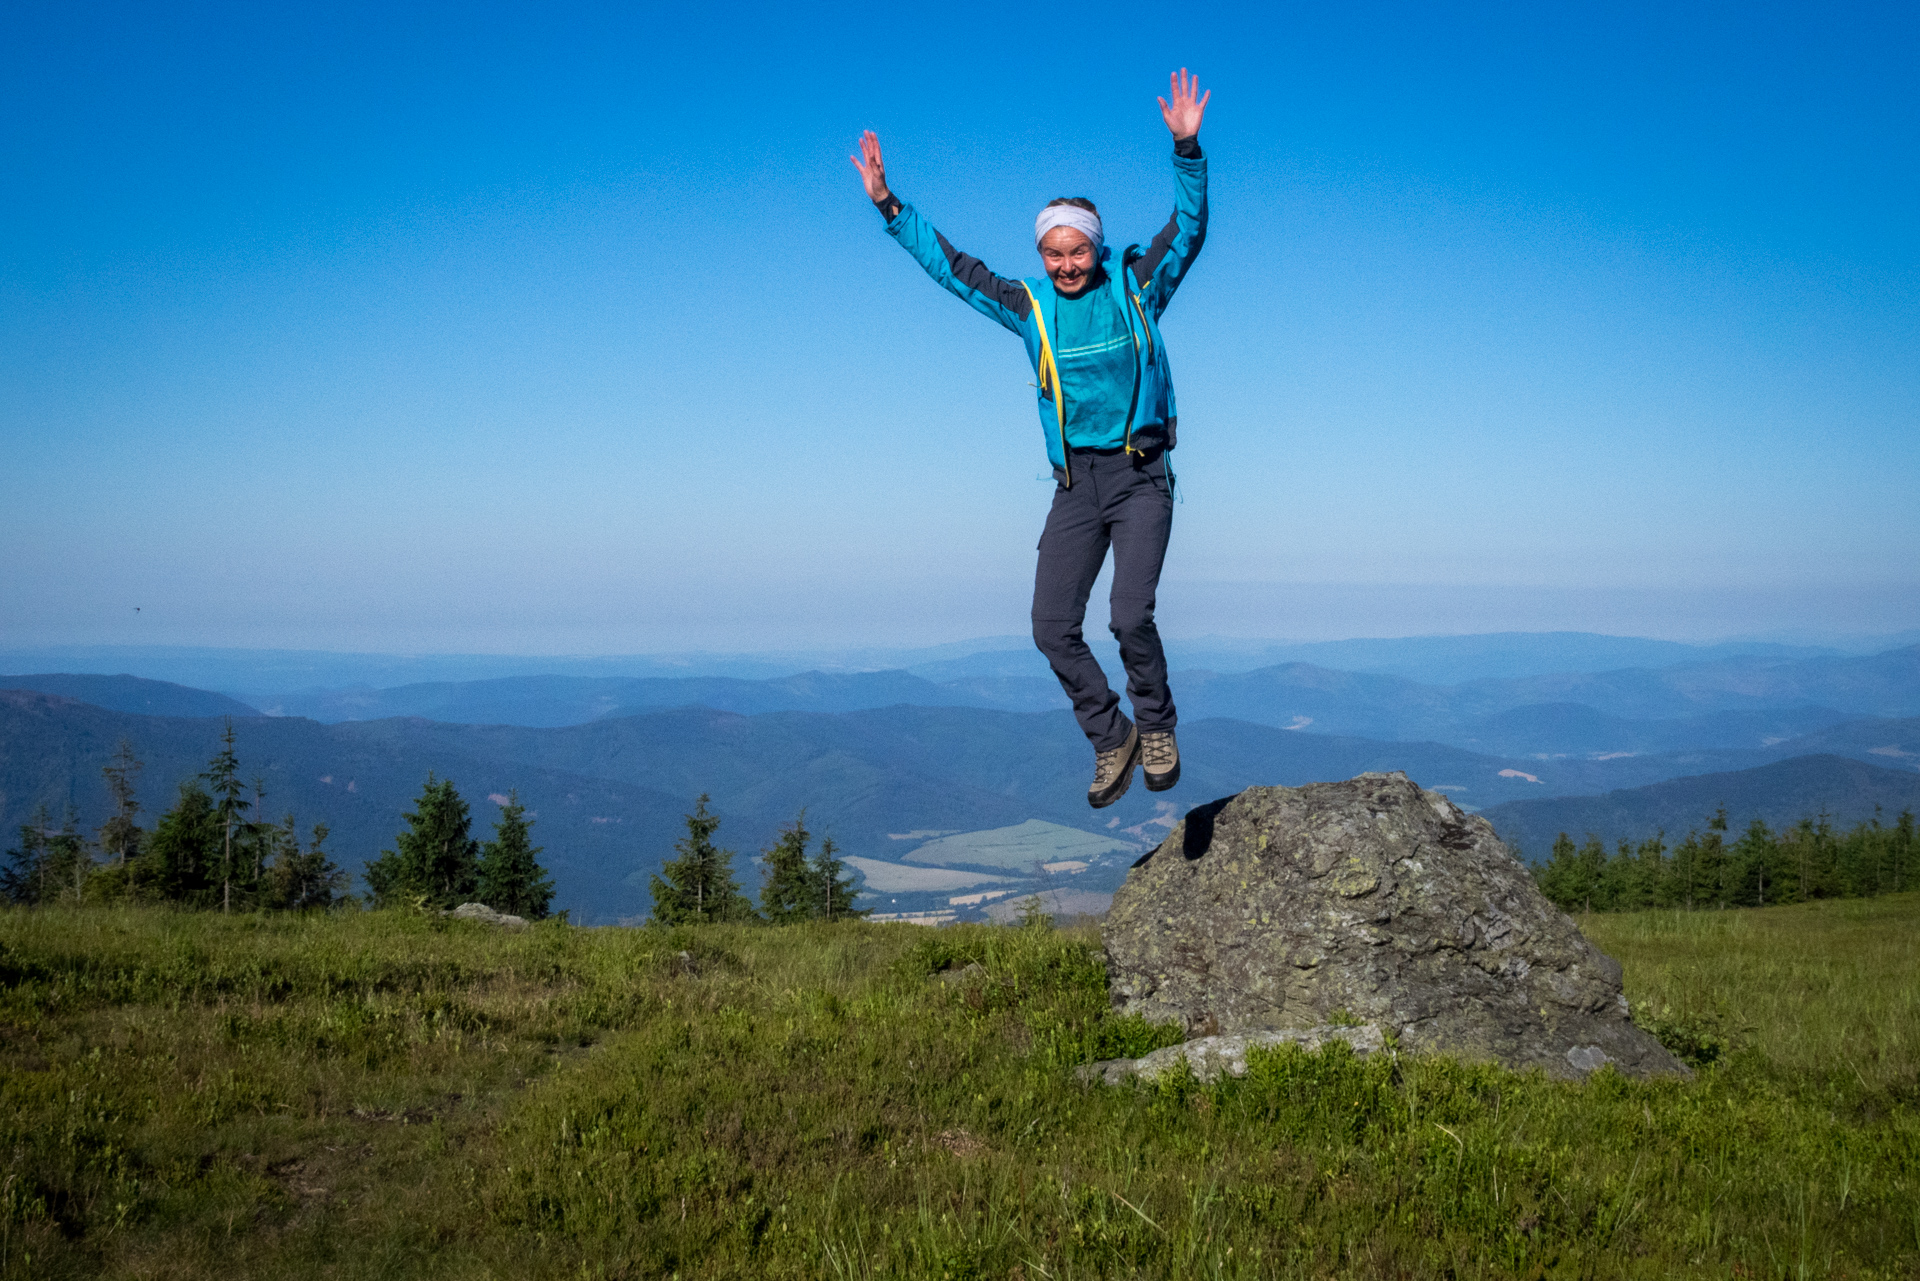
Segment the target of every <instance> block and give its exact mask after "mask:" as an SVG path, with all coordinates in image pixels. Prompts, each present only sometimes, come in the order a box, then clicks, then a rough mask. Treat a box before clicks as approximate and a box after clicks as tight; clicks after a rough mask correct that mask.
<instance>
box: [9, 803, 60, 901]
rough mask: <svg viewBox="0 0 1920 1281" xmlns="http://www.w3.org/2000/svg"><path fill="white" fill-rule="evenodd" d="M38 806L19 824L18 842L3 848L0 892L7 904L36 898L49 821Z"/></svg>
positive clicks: (44, 856)
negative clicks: (4, 856)
mask: <svg viewBox="0 0 1920 1281" xmlns="http://www.w3.org/2000/svg"><path fill="white" fill-rule="evenodd" d="M52 821H53V820H52V819H50V818H49V817H48V816H47V807H46V806H44V805H42V806H41V807H40V808H38V809H36V810H35V811H34V812H33V817H32V818H30V819H28V820H27V821H26V822H24V823H22V824H21V825H20V843H19V844H18V845H16V846H14V847H13V848H12V849H10V850H8V851H7V866H6V868H5V869H4V870H0V893H4V894H5V895H6V900H7V902H9V903H17V904H19V905H21V906H23V907H26V906H31V905H32V904H34V903H38V902H39V901H40V891H41V869H42V867H43V865H44V863H45V861H46V855H47V827H48V826H49V825H50V824H51V823H52Z"/></svg>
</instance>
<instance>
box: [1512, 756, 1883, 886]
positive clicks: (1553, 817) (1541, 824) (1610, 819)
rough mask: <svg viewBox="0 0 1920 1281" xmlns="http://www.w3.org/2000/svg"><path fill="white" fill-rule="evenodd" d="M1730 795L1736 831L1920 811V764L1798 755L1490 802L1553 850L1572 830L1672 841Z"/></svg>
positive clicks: (1536, 852) (1528, 843) (1529, 851)
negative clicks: (1611, 787) (1596, 790)
mask: <svg viewBox="0 0 1920 1281" xmlns="http://www.w3.org/2000/svg"><path fill="white" fill-rule="evenodd" d="M1722 805H1724V806H1726V809H1727V826H1728V829H1729V832H1728V839H1729V840H1732V839H1736V838H1737V837H1738V836H1739V834H1740V833H1741V832H1742V831H1744V830H1745V829H1746V827H1747V826H1748V825H1749V824H1750V823H1752V822H1753V820H1754V819H1760V820H1761V821H1762V822H1764V823H1766V824H1767V825H1768V826H1769V827H1771V828H1773V829H1774V830H1775V831H1779V830H1780V829H1781V828H1783V827H1787V826H1790V825H1791V824H1793V823H1796V822H1798V821H1799V820H1801V819H1803V818H1810V817H1815V816H1818V815H1821V814H1825V815H1827V816H1828V818H1829V820H1830V821H1831V822H1832V823H1833V824H1834V826H1835V827H1839V828H1845V827H1851V826H1853V825H1854V824H1856V823H1862V822H1867V821H1869V820H1871V819H1873V818H1875V817H1876V816H1877V817H1879V818H1880V819H1881V821H1883V822H1885V823H1888V824H1892V823H1893V821H1894V820H1895V818H1896V817H1897V816H1898V815H1899V813H1900V811H1902V810H1908V809H1910V810H1913V811H1915V812H1916V813H1920V774H1915V773H1913V772H1911V771H1895V770H1890V769H1882V768H1880V767H1879V766H1875V765H1869V764H1866V763H1865V762H1862V761H1860V760H1856V759H1849V758H1847V757H1844V756H1830V755H1815V756H1796V757H1793V758H1791V759H1788V760H1784V761H1778V762H1775V763H1774V764H1771V765H1761V766H1758V767H1756V768H1754V769H1747V770H1739V771H1735V772H1732V773H1724V774H1699V775H1694V776H1691V777H1687V778H1676V779H1670V780H1668V781H1666V782H1663V783H1655V784H1652V785H1650V786H1647V787H1636V788H1630V789H1625V790H1621V791H1615V792H1608V793H1606V794H1605V795H1602V796H1556V797H1551V798H1548V799H1545V800H1525V801H1509V802H1507V803H1505V804H1503V805H1496V806H1494V807H1493V808H1491V809H1489V810H1486V811H1484V812H1483V815H1482V816H1483V817H1484V818H1486V819H1487V820H1489V821H1490V822H1492V823H1493V825H1494V830H1496V831H1498V832H1499V833H1500V835H1501V837H1502V838H1503V839H1505V840H1506V842H1507V843H1508V844H1509V845H1511V846H1513V847H1514V848H1515V849H1516V850H1518V851H1520V853H1521V854H1522V855H1523V856H1524V857H1527V858H1530V859H1534V860H1539V859H1542V858H1545V857H1546V856H1547V853H1548V852H1549V851H1550V850H1551V849H1552V848H1553V842H1554V840H1555V839H1556V838H1557V837H1558V836H1559V834H1560V833H1562V832H1565V833H1567V834H1568V835H1569V836H1571V837H1572V838H1573V839H1574V840H1576V841H1584V840H1585V839H1586V838H1587V837H1588V836H1589V835H1595V836H1598V837H1600V838H1601V840H1602V841H1603V842H1605V843H1606V846H1607V848H1608V850H1609V851H1611V850H1612V849H1613V847H1614V845H1615V843H1617V842H1619V841H1622V840H1628V841H1633V842H1635V843H1638V842H1639V841H1642V840H1645V839H1646V838H1647V837H1650V836H1653V835H1654V834H1655V833H1658V832H1665V833H1666V836H1667V843H1668V844H1669V845H1672V844H1673V843H1675V842H1677V841H1679V840H1682V839H1684V838H1685V836H1686V834H1687V833H1688V832H1690V831H1704V830H1705V829H1706V825H1707V820H1708V819H1710V818H1712V817H1713V815H1714V812H1715V811H1716V810H1718V809H1719V808H1720V807H1721V806H1722Z"/></svg>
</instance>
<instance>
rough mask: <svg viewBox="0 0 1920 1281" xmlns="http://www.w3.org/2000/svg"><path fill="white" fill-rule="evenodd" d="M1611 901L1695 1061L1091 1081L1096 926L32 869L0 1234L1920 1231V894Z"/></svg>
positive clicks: (337, 1265) (1099, 1042) (1314, 1239)
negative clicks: (304, 898)
mask: <svg viewBox="0 0 1920 1281" xmlns="http://www.w3.org/2000/svg"><path fill="white" fill-rule="evenodd" d="M1587 924H1588V928H1589V929H1590V930H1591V931H1592V933H1593V935H1594V937H1595V938H1596V939H1597V940H1598V941H1599V942H1600V943H1601V945H1602V946H1603V947H1605V948H1607V949H1608V950H1609V951H1611V952H1613V953H1614V954H1615V955H1616V956H1618V957H1620V958H1621V959H1622V960H1623V961H1624V962H1625V964H1626V969H1627V976H1628V986H1629V992H1630V995H1631V996H1632V997H1633V998H1634V999H1635V1000H1636V1002H1639V1003H1642V1004H1643V1005H1644V1007H1645V1008H1647V1009H1649V1010H1653V1011H1656V1012H1657V1013H1658V1016H1659V1018H1660V1020H1661V1021H1662V1022H1663V1024H1664V1025H1665V1026H1666V1027H1667V1028H1668V1029H1669V1031H1668V1034H1669V1035H1670V1036H1672V1037H1674V1038H1675V1039H1677V1040H1688V1041H1690V1042H1691V1043H1693V1044H1694V1045H1695V1046H1696V1047H1697V1049H1698V1051H1699V1052H1700V1053H1702V1054H1709V1053H1713V1052H1714V1051H1715V1049H1716V1048H1718V1047H1720V1046H1721V1045H1724V1050H1723V1052H1722V1053H1721V1054H1720V1057H1719V1059H1718V1061H1716V1062H1714V1063H1712V1064H1710V1065H1708V1066H1706V1067H1704V1068H1703V1069H1702V1071H1701V1073H1700V1076H1699V1079H1698V1080H1696V1081H1695V1082H1693V1083H1691V1084H1686V1083H1680V1082H1664V1083H1656V1084H1648V1085H1641V1084H1634V1083H1630V1082H1625V1081H1622V1080H1620V1079H1618V1078H1614V1077H1611V1076H1603V1077H1602V1078H1599V1079H1596V1080H1595V1081H1593V1082H1590V1083H1588V1084H1585V1085H1565V1084H1554V1083H1550V1082H1547V1081H1544V1080H1541V1079H1539V1078H1531V1077H1519V1076H1514V1075H1511V1074H1507V1073H1503V1072H1500V1071H1497V1070H1494V1069H1490V1068H1483V1067H1471V1066H1461V1065H1457V1064H1451V1063H1447V1062H1443V1061H1431V1060H1428V1061H1419V1060H1413V1061H1400V1062H1398V1063H1394V1062H1390V1061H1385V1060H1381V1061H1374V1062H1367V1063H1361V1062H1356V1061H1354V1060H1352V1059H1351V1058H1348V1057H1345V1056H1343V1055H1341V1054H1339V1053H1337V1052H1336V1053H1329V1054H1327V1055H1325V1056H1322V1057H1318V1058H1315V1057H1309V1056H1304V1055H1299V1054H1285V1055H1276V1056H1273V1057H1271V1058H1266V1059H1263V1060H1262V1059H1257V1060H1256V1063H1255V1068H1254V1071H1253V1072H1252V1073H1251V1074H1250V1075H1249V1076H1248V1078H1247V1079H1245V1080H1243V1081H1237V1082H1227V1083H1224V1084H1222V1085H1220V1086H1218V1087H1210V1088H1201V1087H1197V1086H1194V1085H1191V1084H1190V1083H1183V1084H1172V1083H1169V1084H1166V1085H1163V1086H1162V1087H1160V1088H1159V1089H1157V1090H1150V1091H1134V1090H1132V1089H1120V1090H1111V1089H1105V1088H1084V1087H1081V1086H1078V1085H1076V1084H1073V1083H1072V1081H1071V1079H1070V1075H1069V1073H1068V1071H1067V1069H1068V1067H1069V1066H1070V1065H1071V1064H1073V1063H1075V1062H1080V1061H1084V1060H1086V1059H1088V1058H1092V1057H1096V1056H1104V1055H1112V1054H1116V1053H1120V1052H1139V1051H1141V1050H1144V1049H1145V1048H1147V1047H1148V1046H1149V1045H1151V1044H1153V1043H1155V1041H1156V1035H1155V1033H1154V1032H1153V1030H1151V1029H1147V1028H1144V1027H1141V1026H1139V1025H1137V1024H1128V1023H1121V1022H1118V1021H1116V1020H1113V1019H1112V1018H1111V1017H1110V1016H1108V1015H1107V1014H1106V1013H1105V1005H1106V1002H1105V995H1104V991H1103V986H1102V982H1101V979H1100V974H1099V970H1098V967H1097V966H1096V965H1095V963H1094V959H1093V958H1094V956H1095V955H1096V954H1097V942H1096V941H1095V940H1094V938H1093V936H1092V935H1091V934H1078V933H1072V932H1050V931H1034V930H1007V929H997V930H996V929H992V928H988V927H971V928H958V929H950V930H943V931H938V932H923V931H918V930H915V929H913V928H912V927H903V926H895V927H885V926H859V925H856V926H835V927H831V928H796V929H791V930H778V931H774V930H759V931H754V930H746V929H741V930H728V929H720V928H715V929H709V930H704V931H700V932H697V933H693V932H686V933H679V934H670V933H656V932H649V931H620V930H603V931H586V930H576V929H570V928H568V927H565V926H560V925H547V926H541V927H537V928H535V929H533V930H530V931H528V932H526V933H524V934H519V935H502V934H496V933H489V932H487V931H486V930H485V929H484V928H483V927H479V926H471V925H467V924H464V923H456V924H447V923H442V922H429V921H424V920H417V919H406V918H399V917H390V916H377V915H348V916H344V917H337V918H333V919H319V920H296V919H285V918H280V919H267V920H261V919H253V918H240V919H221V918H218V917H212V916H185V915H175V914H168V913H164V912H157V911H140V912H117V911H95V912H71V913H64V912H55V911H43V912H32V913H29V912H18V911H16V912H10V913H4V914H0V983H3V984H4V987H3V989H0V992H3V995H4V1001H3V1003H0V1153H3V1154H4V1155H0V1163H3V1165H0V1269H4V1271H5V1272H6V1273H7V1274H8V1275H28V1274H31V1275H34V1276H93V1275H101V1274H106V1275H118V1276H150V1277H187V1276H194V1277H199V1276H216V1277H217V1276H262V1275H273V1276H288V1277H299V1276H352V1277H358V1276H439V1275H447V1276H462V1277H467V1276H502V1277H505V1276H514V1277H521V1276H543V1275H553V1276H558V1275H561V1274H567V1275H589V1276H595V1275H597V1276H655V1275H662V1276H664V1275H675V1274H677V1275H679V1276H681V1277H688V1278H691V1277H718V1276H755V1277H759V1276H767V1277H816V1276H860V1277H867V1276H915V1277H919V1276H925V1277H941V1276H950V1277H962V1276H982V1277H987V1276H991V1277H1008V1276H1017V1277H1022V1278H1039V1277H1093V1276H1180V1277H1186V1276H1242V1277H1254V1276H1260V1277H1267V1276H1275V1275H1313V1276H1323V1275H1336V1276H1338V1275H1353V1276H1377V1275H1402V1276H1414V1277H1424V1276H1461V1275H1472V1276H1480V1275H1485V1276H1494V1277H1499V1276H1539V1275H1546V1276H1583V1277H1584V1276H1648V1277H1652V1276H1668V1275H1699V1276H1725V1275H1729V1274H1731V1275H1741V1276H1781V1275H1809V1276H1810V1275H1847V1276H1862V1277H1864V1276H1887V1277H1893V1276H1911V1275H1913V1273H1914V1271H1915V1270H1916V1268H1920V1210H1917V1209H1916V1207H1920V1118H1917V1117H1916V1112H1915V1104H1916V1102H1920V977H1916V976H1920V930H1916V928H1915V927H1916V924H1920V896H1913V895H1908V896H1904V897H1902V898H1898V899H1882V900H1877V901H1856V902H1840V903H1828V904H1816V905H1812V906H1810V907H1796V908H1783V909H1768V910H1766V911H1761V912H1739V913H1725V914H1700V915H1695V916H1675V915H1671V914H1664V915H1643V916H1616V917H1605V918H1594V919H1593V920H1591V921H1590V922H1588V923H1587ZM683 949H685V950H686V951H687V952H688V953H689V959H690V960H691V963H692V964H691V972H688V971H689V966H688V965H687V964H686V963H685V962H683V961H682V960H681V959H680V957H679V955H678V954H679V953H680V952H681V951H682V950H683ZM966 960H979V961H981V962H982V963H983V965H984V966H985V969H986V971H987V975H988V977H989V981H988V982H986V983H984V984H981V983H978V982H972V983H956V984H948V983H944V982H940V981H936V980H934V979H932V978H930V977H929V976H930V975H931V974H932V973H933V972H934V971H935V970H936V969H938V968H939V967H941V966H944V965H947V964H949V963H951V962H964V961H966Z"/></svg>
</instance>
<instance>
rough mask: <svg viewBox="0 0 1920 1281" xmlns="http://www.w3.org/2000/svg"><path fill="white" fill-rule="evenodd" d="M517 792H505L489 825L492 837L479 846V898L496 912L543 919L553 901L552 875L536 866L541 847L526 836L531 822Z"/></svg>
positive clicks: (532, 919)
mask: <svg viewBox="0 0 1920 1281" xmlns="http://www.w3.org/2000/svg"><path fill="white" fill-rule="evenodd" d="M526 812H527V807H526V806H524V805H522V804H521V803H520V793H519V792H517V791H513V792H508V793H507V803H506V804H505V805H503V806H501V807H500V818H499V821H498V822H496V823H495V824H494V825H493V839H492V840H490V841H488V842H487V843H486V845H484V846H483V847H481V850H480V901H481V902H482V903H485V904H486V905H487V906H488V907H490V908H492V909H493V910H494V911H496V912H505V913H507V914H508V915H510V916H524V917H526V918H527V919H528V920H529V921H540V920H545V919H546V917H547V914H548V912H549V911H550V910H551V907H552V904H553V879H552V878H551V877H549V876H548V875H547V871H546V869H545V868H543V867H541V866H540V863H539V854H540V850H541V847H540V846H538V845H534V844H532V842H531V841H530V840H529V839H528V829H529V828H531V827H532V826H533V825H532V824H531V823H529V822H528V821H527V819H526Z"/></svg>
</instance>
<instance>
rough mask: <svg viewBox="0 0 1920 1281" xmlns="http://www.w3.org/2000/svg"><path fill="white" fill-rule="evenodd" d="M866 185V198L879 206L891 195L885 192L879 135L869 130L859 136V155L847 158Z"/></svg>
mask: <svg viewBox="0 0 1920 1281" xmlns="http://www.w3.org/2000/svg"><path fill="white" fill-rule="evenodd" d="M847 159H849V160H851V161H853V167H854V168H855V169H858V170H859V171H860V181H862V182H864V183H866V184H867V198H868V199H869V200H871V201H873V203H874V204H876V205H877V204H880V203H882V202H883V201H885V200H886V198H887V197H888V196H891V195H892V194H893V193H892V192H891V191H888V190H887V162H886V161H884V160H882V159H881V158H880V135H879V134H877V133H875V132H874V131H873V130H871V129H869V130H867V131H866V132H865V133H863V134H861V135H860V154H859V155H857V156H848V157H847Z"/></svg>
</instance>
